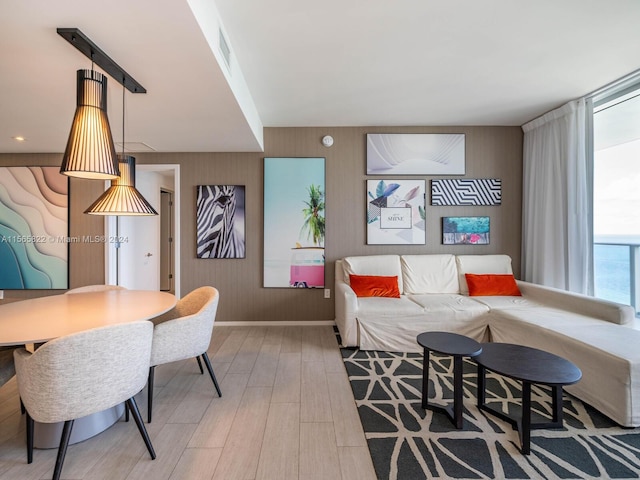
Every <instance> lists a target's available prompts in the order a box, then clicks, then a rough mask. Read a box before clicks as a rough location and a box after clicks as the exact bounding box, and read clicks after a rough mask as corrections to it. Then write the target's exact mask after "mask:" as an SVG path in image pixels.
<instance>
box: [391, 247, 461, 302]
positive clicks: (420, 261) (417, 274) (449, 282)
mask: <svg viewBox="0 0 640 480" xmlns="http://www.w3.org/2000/svg"><path fill="white" fill-rule="evenodd" d="M400 263H401V264H402V277H403V278H402V281H403V282H404V293H406V294H408V295H411V294H423V293H460V284H459V283H458V269H457V268H456V259H455V257H454V256H453V255H447V254H445V255H402V256H401V257H400Z"/></svg>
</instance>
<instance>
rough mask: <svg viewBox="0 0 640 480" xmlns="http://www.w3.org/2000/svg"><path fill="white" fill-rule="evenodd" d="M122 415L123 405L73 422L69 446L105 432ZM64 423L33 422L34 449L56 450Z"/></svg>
mask: <svg viewBox="0 0 640 480" xmlns="http://www.w3.org/2000/svg"><path fill="white" fill-rule="evenodd" d="M123 414H124V403H121V404H119V405H116V406H115V407H112V408H109V409H107V410H104V411H102V412H97V413H94V414H92V415H87V416H86V417H82V418H78V419H77V420H75V422H73V429H72V430H71V439H70V440H69V444H70V445H71V444H74V443H79V442H82V441H83V440H86V439H88V438H91V437H93V436H95V435H97V434H99V433H100V432H103V431H105V430H106V429H107V428H109V427H110V426H111V425H113V424H114V423H116V422H117V421H118V420H119V419H120V417H122V415H123ZM63 426H64V423H39V422H35V425H34V434H33V446H34V447H35V448H43V449H44V448H58V447H59V446H60V437H61V436H62V427H63Z"/></svg>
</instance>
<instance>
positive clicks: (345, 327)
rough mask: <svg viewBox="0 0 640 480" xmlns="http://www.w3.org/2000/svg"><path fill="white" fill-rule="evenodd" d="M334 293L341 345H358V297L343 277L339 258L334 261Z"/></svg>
mask: <svg viewBox="0 0 640 480" xmlns="http://www.w3.org/2000/svg"><path fill="white" fill-rule="evenodd" d="M338 269H339V270H338ZM334 295H335V305H336V325H337V326H338V330H339V331H340V337H341V339H342V346H344V347H355V346H358V321H357V320H356V311H357V310H358V297H357V296H356V294H355V292H354V291H353V290H352V289H351V287H350V286H349V285H347V283H346V282H345V281H344V279H343V275H342V264H341V261H340V260H338V261H336V275H335V289H334Z"/></svg>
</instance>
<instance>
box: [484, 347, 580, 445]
mask: <svg viewBox="0 0 640 480" xmlns="http://www.w3.org/2000/svg"><path fill="white" fill-rule="evenodd" d="M474 360H475V361H476V363H477V364H478V408H479V409H480V410H483V411H486V412H488V413H491V414H492V415H495V416H497V417H498V418H500V419H502V420H505V421H506V422H509V423H510V424H511V425H512V426H513V427H514V428H516V429H517V430H518V433H519V435H520V443H521V451H522V453H523V454H525V455H527V454H529V452H530V451H531V430H532V429H539V428H562V387H563V386H564V385H572V384H574V383H577V382H578V381H579V380H580V378H582V372H581V371H580V369H579V368H578V367H576V366H575V365H574V364H573V363H571V362H570V361H569V360H566V359H564V358H562V357H559V356H557V355H554V354H553V353H549V352H545V351H543V350H538V349H537V348H531V347H525V346H523V345H513V344H510V343H484V344H482V353H481V354H480V355H478V356H477V357H475V359H474ZM487 370H491V371H492V372H495V373H498V374H500V375H504V376H505V377H510V378H513V379H515V380H519V381H521V382H522V418H513V417H511V416H509V415H507V414H505V413H503V412H501V411H498V410H496V409H494V408H491V407H490V406H488V405H487V404H486V398H485V397H486V371H487ZM533 383H535V384H540V385H547V386H549V387H551V397H552V418H551V421H550V422H546V423H535V424H532V423H531V384H533Z"/></svg>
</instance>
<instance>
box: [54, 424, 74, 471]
mask: <svg viewBox="0 0 640 480" xmlns="http://www.w3.org/2000/svg"><path fill="white" fill-rule="evenodd" d="M72 428H73V420H67V421H66V422H64V427H63V428H62V437H61V438H60V446H59V447H58V458H56V466H55V468H54V469H53V480H59V479H60V474H61V473H62V464H63V463H64V457H65V455H66V454H67V447H68V446H69V438H71V429H72Z"/></svg>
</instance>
